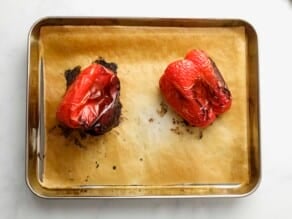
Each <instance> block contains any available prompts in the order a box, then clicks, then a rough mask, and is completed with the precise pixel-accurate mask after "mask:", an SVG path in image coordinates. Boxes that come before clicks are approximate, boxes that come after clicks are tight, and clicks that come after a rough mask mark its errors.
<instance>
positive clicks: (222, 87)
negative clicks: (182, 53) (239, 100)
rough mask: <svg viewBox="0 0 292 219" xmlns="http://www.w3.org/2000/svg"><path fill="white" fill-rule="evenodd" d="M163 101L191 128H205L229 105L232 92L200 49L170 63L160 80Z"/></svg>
mask: <svg viewBox="0 0 292 219" xmlns="http://www.w3.org/2000/svg"><path fill="white" fill-rule="evenodd" d="M159 86H160V90H161V93H162V95H163V97H164V98H165V100H166V102H167V103H168V104H169V105H170V106H171V107H172V108H173V109H174V111H176V112H177V113H178V114H179V115H180V116H181V117H182V118H184V119H185V120H186V122H188V123H189V124H190V125H192V126H196V127H206V126H208V125H210V124H211V123H213V122H214V120H215V119H216V117H217V116H218V115H219V114H222V113H224V112H225V111H227V110H228V109H229V108H230V106H231V102H232V101H231V93H230V91H229V89H228V87H227V85H226V83H225V81H224V79H223V77H222V75H221V73H220V71H219V70H218V68H217V66H216V64H215V63H214V62H213V60H212V59H211V58H209V57H208V56H207V54H206V53H205V52H203V51H201V50H192V51H190V52H189V53H187V55H186V57H185V59H183V60H178V61H175V62H172V63H171V64H169V65H168V66H167V68H166V70H165V72H164V74H163V75H162V76H161V78H160V80H159Z"/></svg>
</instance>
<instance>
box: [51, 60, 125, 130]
mask: <svg viewBox="0 0 292 219" xmlns="http://www.w3.org/2000/svg"><path fill="white" fill-rule="evenodd" d="M107 64H108V63H105V62H104V60H98V61H96V62H95V63H93V64H91V65H90V66H88V67H87V68H85V69H84V70H82V71H81V72H80V73H79V72H77V74H76V69H77V71H78V68H75V69H73V70H69V71H66V72H65V74H66V78H67V85H69V86H68V88H67V91H66V93H65V95H64V97H63V99H62V101H61V103H60V105H59V106H58V109H57V113H56V117H57V120H58V121H59V122H60V123H61V125H63V126H65V127H68V128H71V129H81V130H83V131H85V132H87V133H89V134H92V135H101V134H104V133H105V132H107V131H109V130H111V129H112V128H113V127H115V126H117V125H118V122H119V117H120V114H121V104H120V100H119V96H120V81H119V79H118V77H117V75H116V73H114V72H113V71H111V70H110V69H109V68H107V67H110V65H107ZM105 66H106V67H105ZM79 69H80V68H79ZM70 74H71V76H70ZM72 77H73V80H72ZM68 79H70V80H68ZM71 80H72V81H71Z"/></svg>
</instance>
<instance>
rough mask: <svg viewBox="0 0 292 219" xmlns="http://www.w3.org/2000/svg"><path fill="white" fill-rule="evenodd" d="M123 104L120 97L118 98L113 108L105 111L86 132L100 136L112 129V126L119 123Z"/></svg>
mask: <svg viewBox="0 0 292 219" xmlns="http://www.w3.org/2000/svg"><path fill="white" fill-rule="evenodd" d="M121 109H122V104H121V103H120V100H119V98H117V99H116V101H115V103H114V104H113V106H112V107H111V109H109V110H108V112H107V113H105V114H104V115H103V116H102V117H101V118H100V119H99V120H98V121H97V122H96V123H95V124H94V125H93V127H91V128H89V129H86V130H85V132H86V133H88V134H90V135H94V136H98V135H102V134H104V133H106V132H108V131H110V130H111V129H112V128H114V127H116V126H118V125H119V118H120V115H121V111H122V110H121Z"/></svg>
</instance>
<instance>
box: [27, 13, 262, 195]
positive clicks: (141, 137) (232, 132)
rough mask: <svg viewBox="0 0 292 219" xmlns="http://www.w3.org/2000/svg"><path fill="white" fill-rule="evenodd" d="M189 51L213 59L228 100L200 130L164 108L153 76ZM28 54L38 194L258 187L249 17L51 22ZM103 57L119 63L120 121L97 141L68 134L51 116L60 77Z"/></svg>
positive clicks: (38, 28) (215, 191)
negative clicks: (229, 104)
mask: <svg viewBox="0 0 292 219" xmlns="http://www.w3.org/2000/svg"><path fill="white" fill-rule="evenodd" d="M190 49H203V50H205V51H206V52H207V53H208V54H209V55H210V56H211V58H212V59H213V60H214V61H215V62H216V64H217V66H218V67H219V69H220V71H221V73H222V74H223V76H224V78H225V80H226V82H227V84H228V86H229V88H230V90H231V93H232V96H233V104H232V107H231V109H230V110H229V111H228V112H226V113H224V114H223V115H222V116H220V117H219V118H218V119H217V120H216V121H215V122H214V123H213V125H211V126H209V127H208V128H206V129H204V130H203V131H201V130H199V129H198V128H191V127H186V126H185V125H184V124H183V123H182V122H181V119H180V118H179V117H177V116H176V114H175V113H174V112H173V111H172V110H171V109H170V108H168V109H167V113H166V114H163V113H162V112H163V110H162V108H161V102H162V101H163V100H162V98H161V96H160V93H159V89H158V80H159V77H160V76H161V74H162V73H163V71H164V69H165V67H166V66H167V65H168V64H169V63H170V62H172V61H174V60H177V59H181V58H182V57H183V56H184V55H185V53H186V52H187V51H189V50H190ZM28 52H29V53H28V56H29V65H28V105H27V107H28V111H27V112H28V116H27V158H26V161H27V163H26V177H27V183H28V186H29V187H30V188H31V190H32V191H33V192H34V193H35V194H37V195H38V196H41V197H47V198H48V197H106V196H110V197H178V196H180V197H190V196H191V197H216V196H221V197H222V196H223V197H226V196H229V197H230V196H242V195H246V194H250V192H251V191H254V189H255V188H256V187H257V185H258V182H259V177H260V157H259V103H258V61H257V60H258V57H257V39H256V34H255V31H254V29H253V28H252V27H251V25H250V24H248V23H246V22H245V21H241V20H224V19H221V20H219V19H142V18H139V19H137V18H136V19H134V18H131V19H129V18H123V19H121V18H107V19H105V18H47V19H43V20H41V21H39V22H37V23H36V24H35V25H34V27H33V28H32V30H31V32H30V36H29V50H28ZM99 56H102V57H103V58H105V59H106V60H108V61H114V62H116V63H117V64H118V66H119V68H118V75H119V78H120V80H121V87H122V88H121V102H122V104H123V109H122V117H121V123H120V125H119V127H117V128H115V129H113V130H112V131H111V132H109V133H107V134H106V135H103V136H99V137H93V136H90V137H87V138H85V139H81V137H80V136H79V135H78V133H75V134H73V135H70V136H69V137H64V136H63V135H62V133H61V130H60V129H59V128H58V126H57V121H56V119H55V111H56V107H57V105H58V103H59V102H60V100H61V97H62V95H63V94H64V92H65V79H64V76H63V73H64V71H65V70H66V69H68V68H73V67H75V66H76V65H81V66H82V67H83V68H84V67H86V66H87V65H89V64H90V63H91V62H92V61H93V60H95V59H97V58H98V57H99Z"/></svg>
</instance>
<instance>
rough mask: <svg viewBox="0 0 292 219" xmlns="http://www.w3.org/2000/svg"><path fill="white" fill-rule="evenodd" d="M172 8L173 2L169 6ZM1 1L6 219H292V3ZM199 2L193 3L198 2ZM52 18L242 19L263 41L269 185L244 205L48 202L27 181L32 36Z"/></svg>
mask: <svg viewBox="0 0 292 219" xmlns="http://www.w3.org/2000/svg"><path fill="white" fill-rule="evenodd" d="M167 2H168V3H167ZM169 2H170V1H154V3H150V1H130V0H122V1H116V2H115V3H114V1H110V0H104V1H87V0H83V1H77V0H72V1H65V0H59V1H48V0H45V1H36V0H26V1H17V0H8V1H2V2H1V7H0V12H1V13H0V35H1V40H0V73H1V80H0V121H1V122H2V123H1V127H0V128H1V132H0V179H1V180H0V218H1V219H2V218H3V219H4V218H66V217H70V218H114V217H119V218H150V217H151V218H194V217H197V218H224V219H226V218H232V219H233V218H242V219H246V218H249V219H251V218H292V209H291V208H292V201H291V197H290V196H291V195H292V143H291V136H292V128H289V127H290V125H291V124H292V114H291V112H292V104H291V102H292V98H291V93H292V90H291V88H292V80H291V75H292V67H291V65H292V55H291V53H292V1H291V0H277V1H276V0H271V1H252V0H248V1H247V0H246V1H241V2H236V1H231V0H230V1H228V0H224V1H223V0H220V1H212V2H211V1H197V2H196V3H195V1H189V2H187V1H185V0H180V1H173V3H169ZM191 2H193V3H191ZM45 16H108V17H116V16H127V17H193V18H242V19H244V20H247V21H249V22H250V23H251V24H252V25H253V26H254V27H255V29H256V31H257V33H258V37H259V56H260V87H261V90H260V92H261V133H262V136H261V137H262V145H261V147H262V166H263V169H262V175H263V176H262V182H261V185H260V187H259V188H258V190H257V191H256V192H255V193H253V194H252V195H251V196H248V197H245V198H240V199H146V200H143V199H139V200H137V199H129V200H124V199H123V200H111V199H107V200H44V199H40V198H37V197H35V196H34V195H33V194H32V193H31V192H30V191H29V189H28V188H27V186H26V184H25V180H24V179H25V177H24V163H25V161H24V158H25V157H24V147H25V132H24V128H25V104H26V103H25V98H26V93H25V92H26V90H25V89H26V73H27V72H26V57H27V54H26V53H27V35H28V31H29V28H30V26H31V25H32V24H33V23H34V21H36V20H37V19H39V18H40V17H45Z"/></svg>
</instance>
